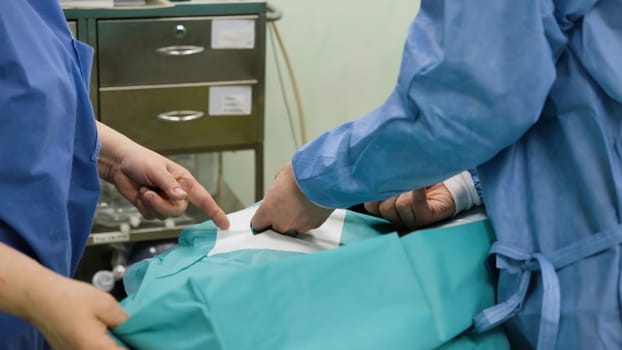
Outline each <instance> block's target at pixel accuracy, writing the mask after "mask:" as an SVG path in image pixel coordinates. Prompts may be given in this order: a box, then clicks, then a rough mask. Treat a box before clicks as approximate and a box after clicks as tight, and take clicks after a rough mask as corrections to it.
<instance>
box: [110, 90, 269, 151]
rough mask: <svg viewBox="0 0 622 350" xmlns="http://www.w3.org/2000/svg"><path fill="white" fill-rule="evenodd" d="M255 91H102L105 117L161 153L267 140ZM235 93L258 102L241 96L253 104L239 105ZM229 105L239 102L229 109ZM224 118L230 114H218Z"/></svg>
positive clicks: (138, 140)
mask: <svg viewBox="0 0 622 350" xmlns="http://www.w3.org/2000/svg"><path fill="white" fill-rule="evenodd" d="M255 87H257V85H252V84H248V85H235V86H210V85H207V86H187V87H174V88H140V89H104V90H103V91H100V104H99V107H100V118H101V120H102V122H104V123H105V124H107V125H109V126H110V127H112V128H114V129H116V130H118V131H120V132H121V133H123V134H125V135H126V136H128V137H129V138H131V139H132V140H134V141H136V142H138V143H140V144H142V145H143V146H146V147H148V148H151V149H154V150H157V151H160V152H167V153H174V152H180V151H196V150H210V149H213V150H216V149H225V148H239V147H241V146H244V145H246V146H248V145H251V144H255V143H258V142H262V140H263V132H262V130H263V118H262V117H261V113H260V108H259V106H258V104H259V102H260V96H258V95H259V94H258V93H257V92H256V91H255V90H253V89H254V88H255ZM223 88H225V89H223ZM226 88H229V90H227V89H226ZM231 88H233V91H234V92H235V89H244V88H246V89H247V90H246V91H250V92H251V93H252V97H251V95H246V96H242V97H239V96H238V100H240V99H244V98H249V99H250V102H248V105H246V106H244V104H245V103H244V102H236V95H235V94H233V93H231V92H228V91H230V90H231ZM211 89H220V90H211ZM210 90H211V91H210ZM222 91H224V93H223V92H222ZM215 92H217V93H215ZM210 100H211V104H212V106H210ZM223 101H225V102H223ZM227 101H230V102H231V101H233V102H232V103H230V105H229V107H224V108H225V109H223V106H222V105H224V104H225V103H226V102H227ZM236 103H237V104H238V105H237V106H236ZM231 105H233V107H231ZM226 108H229V109H226ZM215 110H216V112H215ZM238 111H239V112H238ZM219 113H220V114H223V113H224V114H227V115H215V114H219Z"/></svg>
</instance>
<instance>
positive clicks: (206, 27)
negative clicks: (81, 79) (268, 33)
mask: <svg viewBox="0 0 622 350" xmlns="http://www.w3.org/2000/svg"><path fill="white" fill-rule="evenodd" d="M259 22H260V20H259V17H258V16H236V17H230V16H218V17H183V18H161V19H157V18H156V19H133V20H131V19H130V20H128V19H123V20H100V21H98V22H97V28H98V30H97V33H98V45H97V46H98V50H97V51H98V58H99V81H100V86H102V87H106V86H129V85H147V84H175V83H188V82H215V81H228V80H253V79H258V78H259V77H260V74H262V73H261V69H262V68H261V67H263V58H261V57H260V50H259V49H258V48H259V47H260V45H261V44H262V43H261V42H258V41H259V40H263V37H261V38H258V36H257V33H260V30H259V29H260V27H259V25H260V23H259ZM212 29H214V31H213V30H212Z"/></svg>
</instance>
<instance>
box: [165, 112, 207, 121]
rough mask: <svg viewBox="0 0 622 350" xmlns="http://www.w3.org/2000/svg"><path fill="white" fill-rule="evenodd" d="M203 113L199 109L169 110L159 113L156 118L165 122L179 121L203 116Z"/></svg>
mask: <svg viewBox="0 0 622 350" xmlns="http://www.w3.org/2000/svg"><path fill="white" fill-rule="evenodd" d="M203 116H205V113H203V112H199V111H169V112H164V113H160V114H158V115H157V116H156V118H158V119H160V120H164V121H167V122H174V123H181V122H188V121H191V120H195V119H199V118H203Z"/></svg>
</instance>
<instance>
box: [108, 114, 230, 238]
mask: <svg viewBox="0 0 622 350" xmlns="http://www.w3.org/2000/svg"><path fill="white" fill-rule="evenodd" d="M98 132H99V135H100V138H101V141H102V150H101V152H100V156H99V162H98V168H99V174H100V176H101V177H102V178H103V179H104V180H107V181H109V182H111V183H113V184H114V185H115V186H116V188H117V190H118V191H119V192H120V193H121V194H122V195H123V196H124V197H125V198H127V199H128V200H129V201H130V202H131V203H132V204H134V206H136V208H138V210H139V211H140V213H141V214H142V215H143V216H144V217H145V218H146V219H153V218H160V219H163V218H166V217H170V216H179V215H181V214H183V212H184V211H185V210H186V208H187V206H188V201H190V203H192V204H194V205H196V206H197V207H199V208H200V209H202V210H203V211H204V212H205V213H206V214H207V215H208V216H209V217H210V218H211V219H212V220H213V221H214V223H215V224H216V225H218V227H220V228H224V229H226V228H228V227H229V219H228V218H227V216H226V215H225V213H224V211H223V210H222V209H221V208H220V207H219V206H218V204H216V202H215V201H214V199H213V198H212V196H211V195H210V193H209V192H208V191H207V190H206V189H205V188H204V187H203V186H202V185H201V184H200V183H199V182H198V181H197V180H196V179H195V178H194V177H193V176H192V174H191V173H190V172H189V171H188V170H187V169H186V168H184V167H182V166H181V165H179V164H177V163H175V162H173V161H171V160H170V159H168V158H165V157H163V156H161V155H159V154H157V153H155V152H153V151H151V150H149V149H147V148H145V147H142V146H140V145H138V144H137V143H135V142H133V141H131V140H129V139H128V138H126V137H125V136H123V135H121V134H119V133H117V132H116V131H114V130H112V129H110V128H109V127H107V126H105V125H103V124H101V123H99V124H98Z"/></svg>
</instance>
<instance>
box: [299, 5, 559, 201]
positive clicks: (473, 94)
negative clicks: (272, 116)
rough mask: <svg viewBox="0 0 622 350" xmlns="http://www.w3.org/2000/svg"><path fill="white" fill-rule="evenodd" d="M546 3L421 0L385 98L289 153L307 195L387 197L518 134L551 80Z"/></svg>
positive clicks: (482, 158)
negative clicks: (348, 120)
mask: <svg viewBox="0 0 622 350" xmlns="http://www.w3.org/2000/svg"><path fill="white" fill-rule="evenodd" d="M549 8H550V4H548V6H546V4H543V2H540V1H535V0H528V1H527V0H525V1H514V0H503V1H492V2H491V1H486V0H478V1H469V2H464V1H451V0H445V1H440V0H430V1H425V0H424V1H422V5H421V9H420V11H419V13H418V15H417V17H416V18H415V20H414V22H413V23H412V25H411V26H410V29H409V33H408V37H407V40H406V44H405V48H404V53H403V57H402V63H401V68H400V73H399V77H398V81H397V84H396V87H395V89H394V90H393V91H392V93H391V94H390V96H389V97H388V98H387V100H386V101H385V102H384V103H383V104H382V105H381V106H380V107H379V108H377V109H375V110H373V111H372V112H370V113H369V114H367V115H366V116H364V117H363V118H361V119H358V120H355V121H351V122H348V123H345V124H343V125H341V126H339V127H337V128H335V129H332V130H330V131H328V132H326V133H324V134H323V135H321V136H320V137H319V138H317V139H315V140H313V141H312V142H310V143H308V144H307V145H305V146H303V147H302V148H301V149H300V150H298V151H297V152H296V154H295V155H294V157H293V160H292V162H293V166H294V173H295V176H296V181H297V183H298V185H299V187H300V188H301V190H302V191H303V192H304V193H305V195H306V196H307V198H309V199H310V200H311V201H313V202H314V203H316V204H318V205H321V206H325V207H331V208H341V207H347V206H349V205H352V204H355V203H363V202H367V201H370V200H380V199H384V198H389V197H391V196H394V195H397V194H399V193H402V192H404V191H408V190H411V189H414V188H420V187H423V186H427V185H430V184H433V183H437V182H440V181H442V180H444V179H446V178H449V177H450V176H452V175H454V174H457V173H459V172H460V171H463V170H465V169H470V168H474V167H476V166H477V165H479V164H482V163H484V162H486V161H487V160H489V159H491V158H492V157H494V155H495V154H496V153H498V152H499V151H500V150H502V149H503V148H505V147H507V146H509V145H511V144H513V143H514V142H516V141H517V140H518V139H519V138H520V137H521V135H523V134H524V133H525V132H526V131H527V130H528V129H529V128H530V126H531V125H533V124H534V123H535V122H536V121H537V120H538V118H539V115H540V112H541V110H542V107H543V105H544V103H545V100H546V97H547V94H548V92H549V90H550V88H551V86H552V84H553V81H554V80H555V75H556V74H555V53H554V52H553V49H552V47H551V44H550V43H549V40H548V39H547V33H546V32H547V28H546V26H547V25H548V24H547V21H548V19H550V18H551V17H552V15H551V13H549V12H550V10H549Z"/></svg>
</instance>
